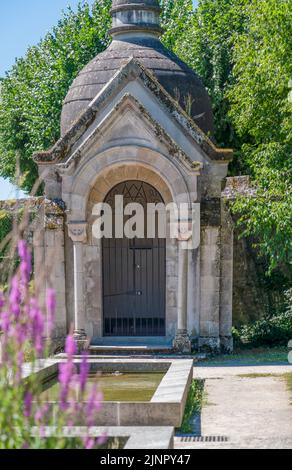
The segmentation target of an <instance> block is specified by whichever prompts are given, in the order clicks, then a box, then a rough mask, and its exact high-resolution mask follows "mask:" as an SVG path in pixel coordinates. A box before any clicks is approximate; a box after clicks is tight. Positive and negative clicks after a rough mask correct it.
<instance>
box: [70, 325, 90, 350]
mask: <svg viewBox="0 0 292 470" xmlns="http://www.w3.org/2000/svg"><path fill="white" fill-rule="evenodd" d="M73 338H74V340H75V342H76V346H77V352H78V354H81V353H82V352H83V351H87V350H88V349H89V346H90V341H89V340H88V337H87V335H86V333H85V330H75V331H74V334H73Z"/></svg>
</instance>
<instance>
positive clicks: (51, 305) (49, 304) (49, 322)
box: [46, 289, 56, 336]
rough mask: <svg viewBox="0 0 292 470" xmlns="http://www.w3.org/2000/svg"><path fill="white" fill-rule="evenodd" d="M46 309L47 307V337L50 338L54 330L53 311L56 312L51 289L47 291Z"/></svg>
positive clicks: (54, 295)
mask: <svg viewBox="0 0 292 470" xmlns="http://www.w3.org/2000/svg"><path fill="white" fill-rule="evenodd" d="M46 307H47V328H48V336H50V335H51V333H52V331H53V328H54V320H55V310H56V294H55V291H54V290H53V289H48V290H47V295H46Z"/></svg>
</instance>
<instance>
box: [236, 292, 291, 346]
mask: <svg viewBox="0 0 292 470" xmlns="http://www.w3.org/2000/svg"><path fill="white" fill-rule="evenodd" d="M291 298H292V289H290V290H289V291H287V292H286V304H287V309H286V311H285V312H283V313H280V314H278V315H276V316H273V317H266V318H262V319H261V320H257V321H256V322H254V323H252V324H251V325H245V326H243V327H241V328H239V329H236V328H234V329H233V338H234V342H235V345H237V346H248V347H257V346H270V347H273V346H287V344H288V342H289V341H290V340H291V339H292V302H291Z"/></svg>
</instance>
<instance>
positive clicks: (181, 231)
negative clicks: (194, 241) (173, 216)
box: [177, 220, 193, 242]
mask: <svg viewBox="0 0 292 470" xmlns="http://www.w3.org/2000/svg"><path fill="white" fill-rule="evenodd" d="M192 236H193V224H192V221H189V220H188V221H180V222H179V224H178V237H177V239H178V241H181V242H188V241H189V240H190V239H191V238H192Z"/></svg>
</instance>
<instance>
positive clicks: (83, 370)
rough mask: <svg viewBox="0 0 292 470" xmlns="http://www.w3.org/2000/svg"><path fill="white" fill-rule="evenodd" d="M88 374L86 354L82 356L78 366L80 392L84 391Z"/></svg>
mask: <svg viewBox="0 0 292 470" xmlns="http://www.w3.org/2000/svg"><path fill="white" fill-rule="evenodd" d="M88 374H89V363H88V361H87V357H86V353H83V354H82V361H81V364H80V374H79V384H80V389H81V392H84V391H85V387H86V383H87V379H88Z"/></svg>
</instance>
